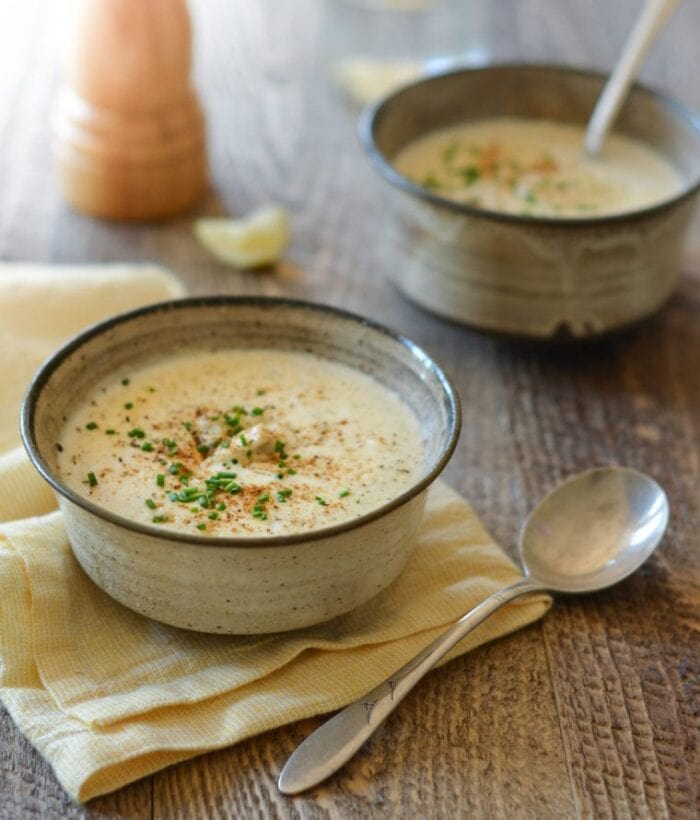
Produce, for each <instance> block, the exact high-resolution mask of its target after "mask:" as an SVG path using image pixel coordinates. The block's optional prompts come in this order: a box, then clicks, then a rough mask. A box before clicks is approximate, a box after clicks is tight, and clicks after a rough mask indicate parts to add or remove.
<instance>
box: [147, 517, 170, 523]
mask: <svg viewBox="0 0 700 820" xmlns="http://www.w3.org/2000/svg"><path fill="white" fill-rule="evenodd" d="M167 520H168V516H167V515H154V516H153V518H152V519H151V521H153V523H154V524H165V522H166V521H167Z"/></svg>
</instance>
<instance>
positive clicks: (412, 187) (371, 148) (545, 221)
mask: <svg viewBox="0 0 700 820" xmlns="http://www.w3.org/2000/svg"><path fill="white" fill-rule="evenodd" d="M525 69H535V70H538V71H546V72H550V73H552V74H563V75H567V74H568V75H578V76H582V77H588V78H593V79H597V80H601V81H602V82H605V80H606V79H607V77H608V75H607V74H606V73H605V72H602V71H599V70H597V69H594V68H586V67H578V66H568V65H561V64H557V63H528V62H521V61H515V62H503V63H490V64H489V65H486V66H471V67H470V66H458V67H456V68H449V69H446V70H435V71H427V72H426V73H425V74H424V75H423V76H422V77H419V78H418V79H416V80H413V81H410V82H407V83H404V84H402V85H401V86H399V87H398V88H396V89H394V90H393V91H391V92H389V93H388V94H385V95H384V96H383V97H382V98H381V99H379V100H378V101H377V102H376V103H373V104H372V105H370V106H367V107H366V108H364V109H363V110H362V112H361V113H360V117H359V120H358V136H359V139H360V143H361V144H362V147H363V149H364V151H365V153H366V154H367V155H368V157H369V159H370V162H371V163H372V165H373V166H374V168H375V169H376V170H377V171H379V173H380V174H381V176H382V177H384V179H386V180H387V181H388V182H389V183H390V184H392V185H393V186H395V187H397V188H400V189H401V190H402V191H404V192H405V193H407V194H410V195H411V196H415V197H417V198H419V199H422V200H424V201H426V202H428V203H429V204H431V205H435V206H438V207H442V208H446V209H448V210H450V211H454V212H456V213H461V214H465V215H467V216H471V217H474V218H481V219H486V220H489V221H495V222H507V223H511V224H516V225H529V226H537V227H552V228H555V229H556V228H571V227H573V228H583V227H594V228H597V227H600V226H601V225H609V224H616V223H619V222H628V221H630V220H635V219H643V218H646V217H648V216H652V215H654V214H656V213H659V212H661V211H664V210H666V209H668V208H671V207H673V206H675V205H677V204H679V203H680V202H683V201H684V200H686V199H690V198H692V197H693V196H694V195H695V194H696V193H697V192H698V190H700V174H698V176H697V178H696V179H695V180H694V181H692V180H691V182H689V183H684V184H683V187H682V189H681V191H680V192H679V193H678V194H676V195H675V196H673V197H671V198H669V199H664V200H662V201H661V202H659V203H657V204H655V205H649V206H647V207H645V208H637V209H636V210H631V211H622V212H620V213H613V214H607V215H601V216H589V217H584V216H582V217H563V216H536V215H531V214H513V213H504V212H502V211H493V210H489V209H486V208H477V207H475V206H473V205H467V204H465V203H462V202H455V201H454V200H451V199H448V198H447V197H442V196H440V195H439V194H435V193H433V192H431V191H429V190H428V189H426V188H424V187H423V186H422V185H419V184H418V183H416V182H413V181H412V180H410V179H409V178H408V177H405V176H404V175H403V174H400V173H399V172H398V171H397V170H396V169H395V168H394V166H393V165H392V163H391V162H390V161H389V160H388V159H387V158H386V157H385V155H384V154H383V153H382V151H380V150H379V147H378V146H377V144H376V142H375V139H374V131H375V127H376V124H377V122H378V120H379V118H380V117H382V116H385V115H386V108H387V106H388V105H389V104H390V103H391V102H392V101H393V100H394V99H395V98H396V97H398V96H400V95H401V94H403V93H404V92H406V91H408V90H409V89H411V88H414V87H415V86H418V85H423V84H429V83H431V82H435V81H438V80H442V79H444V78H445V77H450V76H457V75H463V74H483V73H494V74H495V73H499V72H501V71H514V70H525ZM632 92H635V93H641V94H647V95H649V96H650V97H652V98H653V99H655V100H657V101H658V102H659V103H660V104H661V105H662V106H663V107H664V108H666V109H667V110H668V111H669V112H670V113H671V115H673V116H675V117H677V118H678V119H681V120H683V121H685V122H686V123H687V124H688V125H689V126H690V127H691V129H693V130H694V131H695V132H696V135H697V137H698V141H699V143H700V114H696V113H695V112H694V111H693V110H692V109H690V108H688V107H687V106H685V105H683V103H681V102H679V101H678V100H676V99H675V98H674V97H671V96H670V95H668V94H665V93H664V92H662V91H658V90H656V89H655V88H652V87H650V86H648V85H645V84H643V83H639V82H635V83H633V84H632V86H631V88H630V93H632Z"/></svg>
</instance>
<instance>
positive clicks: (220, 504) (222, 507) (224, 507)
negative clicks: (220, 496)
mask: <svg viewBox="0 0 700 820" xmlns="http://www.w3.org/2000/svg"><path fill="white" fill-rule="evenodd" d="M216 509H217V510H218V511H219V512H223V511H224V510H225V509H226V505H225V504H224V502H223V501H220V502H219V503H218V504H217V505H216Z"/></svg>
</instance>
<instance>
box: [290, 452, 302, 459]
mask: <svg viewBox="0 0 700 820" xmlns="http://www.w3.org/2000/svg"><path fill="white" fill-rule="evenodd" d="M292 458H296V459H297V460H298V459H300V458H301V456H300V455H299V453H294V455H293V456H292Z"/></svg>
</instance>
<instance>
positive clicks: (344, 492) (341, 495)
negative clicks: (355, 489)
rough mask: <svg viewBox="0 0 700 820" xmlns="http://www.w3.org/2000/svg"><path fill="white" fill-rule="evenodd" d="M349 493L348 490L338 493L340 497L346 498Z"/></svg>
mask: <svg viewBox="0 0 700 820" xmlns="http://www.w3.org/2000/svg"><path fill="white" fill-rule="evenodd" d="M349 495H350V490H343V492H342V493H340V498H347V497H348V496H349Z"/></svg>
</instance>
